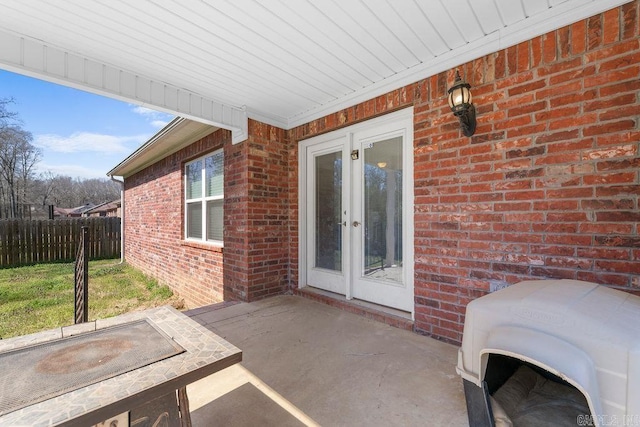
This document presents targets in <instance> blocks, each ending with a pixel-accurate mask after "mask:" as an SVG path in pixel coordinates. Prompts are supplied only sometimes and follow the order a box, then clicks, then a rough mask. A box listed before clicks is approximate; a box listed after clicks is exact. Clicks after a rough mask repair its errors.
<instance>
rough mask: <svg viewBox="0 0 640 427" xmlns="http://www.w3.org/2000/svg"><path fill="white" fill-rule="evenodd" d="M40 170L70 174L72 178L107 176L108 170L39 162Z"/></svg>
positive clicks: (38, 167)
mask: <svg viewBox="0 0 640 427" xmlns="http://www.w3.org/2000/svg"><path fill="white" fill-rule="evenodd" d="M36 168H37V171H38V172H41V173H42V172H51V173H53V174H54V175H63V176H70V177H72V178H76V177H77V178H106V177H107V175H106V173H107V171H102V170H97V169H96V168H88V167H85V166H79V165H52V164H47V163H42V162H41V163H38V165H37V166H36Z"/></svg>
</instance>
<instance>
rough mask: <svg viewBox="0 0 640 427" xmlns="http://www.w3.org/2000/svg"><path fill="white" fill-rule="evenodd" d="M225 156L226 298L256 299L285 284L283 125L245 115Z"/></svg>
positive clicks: (285, 155) (286, 220)
mask: <svg viewBox="0 0 640 427" xmlns="http://www.w3.org/2000/svg"><path fill="white" fill-rule="evenodd" d="M228 151H229V154H228V155H226V156H225V162H227V163H225V174H226V175H225V181H227V182H229V184H230V185H233V187H234V190H233V191H230V192H227V186H226V185H225V249H224V251H225V277H224V283H225V298H226V299H239V300H242V301H254V300H257V299H261V298H264V297H267V296H271V295H277V294H281V293H283V292H285V291H286V290H288V289H289V286H288V282H289V259H290V247H289V245H290V237H289V233H290V225H291V224H290V221H289V201H288V194H289V180H288V174H289V162H288V156H289V151H290V150H289V147H288V140H287V139H286V138H285V132H284V130H282V129H279V128H276V127H273V126H269V125H266V124H263V123H259V122H256V121H254V120H249V138H248V139H247V140H246V141H244V142H243V143H241V144H238V145H236V146H233V147H230V148H229V150H228Z"/></svg>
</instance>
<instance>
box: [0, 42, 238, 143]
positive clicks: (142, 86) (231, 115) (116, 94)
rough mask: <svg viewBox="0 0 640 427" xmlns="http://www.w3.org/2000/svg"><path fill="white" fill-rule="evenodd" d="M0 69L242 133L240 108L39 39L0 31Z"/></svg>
mask: <svg viewBox="0 0 640 427" xmlns="http://www.w3.org/2000/svg"><path fill="white" fill-rule="evenodd" d="M0 68H3V69H5V70H7V71H12V72H17V73H19V74H23V75H27V76H31V77H35V78H38V79H41V80H46V81H49V82H53V83H57V84H61V85H64V86H69V87H73V88H75V89H80V90H84V91H88V92H92V93H95V94H98V95H104V96H107V97H109V98H115V99H118V100H121V101H125V102H130V103H132V104H136V105H141V106H145V107H149V108H152V109H155V110H159V111H164V112H167V113H170V114H174V115H178V116H181V117H185V118H189V119H192V120H194V121H198V122H202V123H206V124H208V125H212V126H216V127H220V128H224V129H228V130H231V132H232V142H233V143H234V144H237V143H239V142H242V141H244V140H246V139H247V137H248V118H247V112H246V109H245V108H244V107H242V108H239V107H234V106H230V105H226V104H223V103H220V102H218V101H215V100H213V99H209V98H206V97H204V96H202V95H199V94H196V93H193V92H190V91H188V90H185V89H181V88H178V87H176V86H173V85H170V84H168V83H163V82H159V81H155V80H153V79H150V78H147V77H145V76H141V75H137V74H135V73H132V72H130V71H127V70H123V69H119V68H117V67H114V66H112V65H109V64H105V63H102V62H99V61H95V60H93V59H90V58H87V57H84V56H81V55H78V54H75V53H72V52H69V51H66V50H63V49H59V48H56V47H52V46H48V45H46V44H45V43H43V42H41V41H39V40H34V39H30V38H26V37H22V36H20V35H15V34H11V33H8V32H3V31H0Z"/></svg>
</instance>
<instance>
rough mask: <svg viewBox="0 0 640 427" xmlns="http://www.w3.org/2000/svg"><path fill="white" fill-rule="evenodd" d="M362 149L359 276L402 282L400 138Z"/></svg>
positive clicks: (401, 168) (372, 144)
mask: <svg viewBox="0 0 640 427" xmlns="http://www.w3.org/2000/svg"><path fill="white" fill-rule="evenodd" d="M364 152H365V154H364V165H363V171H362V173H363V175H364V176H363V181H362V182H363V189H362V190H363V196H364V200H363V201H364V206H363V207H364V209H363V224H362V225H363V232H364V236H363V239H364V241H363V251H364V254H362V255H363V258H362V259H363V260H364V265H363V266H362V276H363V277H368V278H372V279H381V280H388V281H394V282H399V283H402V177H403V176H402V170H403V165H402V137H396V138H391V139H387V140H383V141H379V142H375V143H369V144H366V145H365V150H364Z"/></svg>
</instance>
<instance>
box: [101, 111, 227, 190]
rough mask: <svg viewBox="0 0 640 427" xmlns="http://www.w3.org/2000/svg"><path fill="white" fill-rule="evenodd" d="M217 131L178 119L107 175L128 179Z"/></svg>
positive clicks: (199, 123) (206, 125) (200, 124)
mask: <svg viewBox="0 0 640 427" xmlns="http://www.w3.org/2000/svg"><path fill="white" fill-rule="evenodd" d="M217 129H218V128H217V127H215V126H211V125H209V124H206V123H202V122H199V121H195V120H189V119H185V118H183V117H176V118H175V119H173V120H172V121H171V122H169V123H168V124H167V125H166V126H165V127H164V128H162V129H161V130H160V131H159V132H158V133H156V134H155V135H154V136H153V137H151V139H149V140H148V141H147V142H145V143H144V144H143V145H142V146H141V147H140V148H138V149H137V150H136V151H134V152H133V153H132V154H131V155H129V156H128V157H127V158H126V159H124V160H123V161H122V162H120V163H119V164H118V165H117V166H115V167H114V168H113V169H111V170H110V171H109V172H107V175H108V176H111V177H113V176H122V177H124V178H127V177H129V176H131V175H133V174H134V173H136V172H139V171H141V170H142V169H144V168H146V167H147V166H150V165H152V164H154V163H155V162H157V161H158V160H161V159H164V158H165V157H167V156H170V155H171V154H173V153H175V152H177V151H179V150H181V149H182V148H184V147H187V146H188V145H190V144H192V143H194V142H196V141H197V140H199V139H201V138H203V137H205V136H206V135H208V134H210V133H211V132H213V131H215V130H217Z"/></svg>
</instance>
